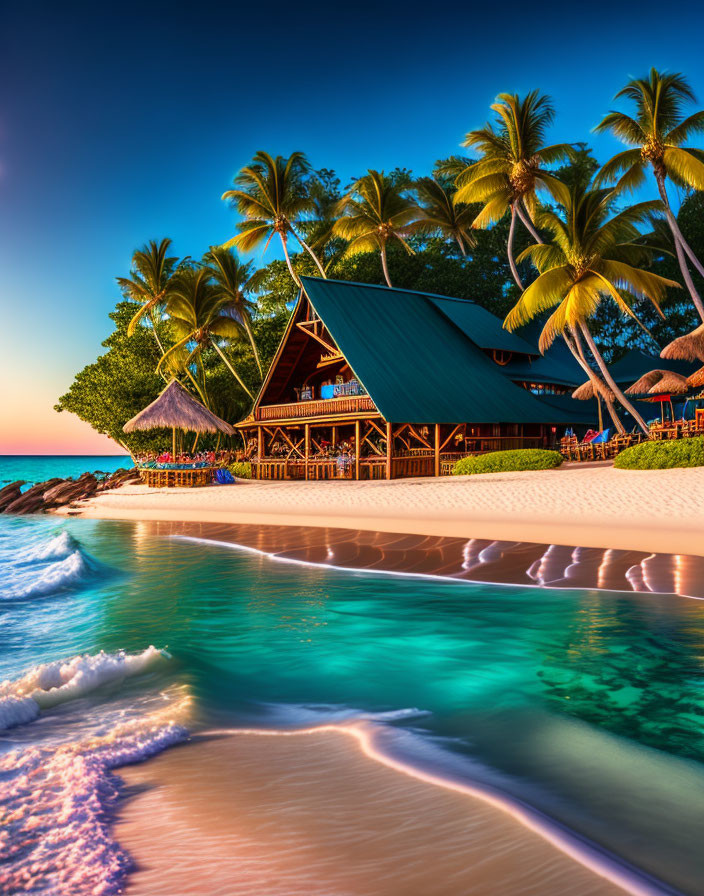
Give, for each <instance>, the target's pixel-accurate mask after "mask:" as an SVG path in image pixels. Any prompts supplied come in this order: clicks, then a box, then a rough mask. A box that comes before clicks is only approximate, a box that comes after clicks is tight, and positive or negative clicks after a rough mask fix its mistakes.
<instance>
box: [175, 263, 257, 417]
mask: <svg viewBox="0 0 704 896" xmlns="http://www.w3.org/2000/svg"><path fill="white" fill-rule="evenodd" d="M229 302H230V299H229V297H228V296H226V295H224V294H223V291H222V289H221V288H219V287H218V286H216V284H215V283H214V282H213V280H212V272H211V271H210V270H209V269H208V268H207V267H188V268H184V269H183V270H181V271H179V272H178V273H177V274H175V275H174V277H173V279H172V282H171V286H170V288H169V295H168V302H167V312H168V315H169V323H170V326H171V329H172V331H173V334H174V336H175V338H176V340H177V341H176V343H175V344H174V345H173V346H172V347H171V348H170V349H169V350H168V351H167V352H166V353H165V354H164V356H163V357H162V359H161V361H160V362H159V367H160V368H161V367H162V366H163V365H164V364H165V363H168V362H169V359H170V358H172V356H174V355H176V354H177V353H178V352H180V351H181V350H182V349H183V348H184V347H186V346H188V347H189V354H188V356H187V357H186V358H185V359H184V364H185V365H186V367H188V366H190V365H191V364H195V365H196V368H197V370H198V372H199V374H200V378H201V383H200V387H199V392H200V394H201V397H202V398H203V400H204V401H206V402H207V389H206V383H205V365H204V363H203V353H204V352H205V351H206V349H208V348H213V349H214V350H215V351H216V352H217V354H218V355H219V356H220V358H221V360H222V361H223V363H224V364H225V366H226V367H227V369H228V370H229V371H230V373H231V374H232V375H233V377H234V378H235V379H236V380H237V382H238V383H239V384H240V386H241V387H242V388H243V389H244V391H245V392H246V393H247V394H248V395H249V397H250V398H252V399H253V398H254V396H253V395H252V393H251V391H250V390H249V388H248V387H247V385H246V383H245V382H244V381H243V380H242V378H241V376H240V375H239V373H238V372H237V371H236V370H235V368H234V366H233V365H232V362H231V361H230V360H229V358H228V357H227V355H226V354H225V352H224V351H223V350H222V348H221V347H220V344H219V342H220V341H227V342H238V341H241V340H242V339H244V338H246V331H245V329H244V327H243V325H242V324H241V323H240V322H239V321H238V320H236V319H235V318H234V317H233V316H232V314H231V313H230V309H229ZM191 346H192V347H191Z"/></svg>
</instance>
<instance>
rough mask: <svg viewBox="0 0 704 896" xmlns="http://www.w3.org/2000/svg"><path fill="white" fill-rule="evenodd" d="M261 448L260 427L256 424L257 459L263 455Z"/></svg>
mask: <svg viewBox="0 0 704 896" xmlns="http://www.w3.org/2000/svg"><path fill="white" fill-rule="evenodd" d="M262 448H263V443H262V428H261V426H258V427H257V456H258V458H259V460H261V459H262V457H263V456H264V455H263V454H262Z"/></svg>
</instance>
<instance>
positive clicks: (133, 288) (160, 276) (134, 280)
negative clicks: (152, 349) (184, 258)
mask: <svg viewBox="0 0 704 896" xmlns="http://www.w3.org/2000/svg"><path fill="white" fill-rule="evenodd" d="M170 248H171V240H170V239H164V240H160V241H159V242H157V241H156V240H150V241H149V242H148V243H147V244H146V245H145V246H143V247H142V248H141V249H138V250H137V251H136V252H135V253H134V255H133V256H132V268H131V270H130V276H129V277H118V278H117V282H118V284H119V285H120V288H121V289H122V291H123V293H124V294H125V295H126V296H127V297H128V298H129V299H131V300H132V301H133V302H138V303H139V304H140V305H141V308H140V309H139V311H138V312H137V313H136V314H135V315H134V317H133V318H132V320H131V321H130V322H129V325H128V327H127V335H128V336H131V335H132V334H133V333H134V331H135V329H136V327H137V325H138V324H139V323H140V321H141V320H143V319H144V318H145V317H147V318H149V322H150V324H151V329H152V332H153V333H154V339H155V340H156V343H157V345H158V346H159V351H160V352H161V354H162V355H163V354H164V346H163V345H162V343H161V340H160V339H159V333H158V332H157V320H158V318H159V313H160V311H161V310H162V309H163V307H164V305H165V304H166V294H167V291H168V288H169V283H170V281H171V277H172V275H173V273H174V270H175V268H176V263H177V262H178V258H177V257H176V256H173V255H169V254H168V253H169V249H170Z"/></svg>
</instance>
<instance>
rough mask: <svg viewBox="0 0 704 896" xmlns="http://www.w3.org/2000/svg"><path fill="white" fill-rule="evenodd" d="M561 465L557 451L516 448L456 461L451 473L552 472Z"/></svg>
mask: <svg viewBox="0 0 704 896" xmlns="http://www.w3.org/2000/svg"><path fill="white" fill-rule="evenodd" d="M561 463H562V455H561V454H560V452H559V451H546V450H544V449H543V448H516V449H514V450H511V451H490V452H489V453H488V454H480V455H477V456H476V457H463V458H462V459H461V460H458V461H457V463H456V464H455V466H454V468H453V470H452V473H453V475H454V476H474V475H476V474H478V473H508V472H513V471H516V470H554V469H555V468H556V467H559V466H560V464H561Z"/></svg>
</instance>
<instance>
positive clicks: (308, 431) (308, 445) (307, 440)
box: [305, 423, 310, 481]
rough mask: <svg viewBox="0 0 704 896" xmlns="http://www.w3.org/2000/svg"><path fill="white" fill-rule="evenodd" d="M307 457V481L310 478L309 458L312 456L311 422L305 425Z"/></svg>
mask: <svg viewBox="0 0 704 896" xmlns="http://www.w3.org/2000/svg"><path fill="white" fill-rule="evenodd" d="M305 433H306V436H305V457H306V481H307V480H308V459H309V458H310V423H306V425H305Z"/></svg>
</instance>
